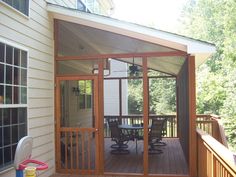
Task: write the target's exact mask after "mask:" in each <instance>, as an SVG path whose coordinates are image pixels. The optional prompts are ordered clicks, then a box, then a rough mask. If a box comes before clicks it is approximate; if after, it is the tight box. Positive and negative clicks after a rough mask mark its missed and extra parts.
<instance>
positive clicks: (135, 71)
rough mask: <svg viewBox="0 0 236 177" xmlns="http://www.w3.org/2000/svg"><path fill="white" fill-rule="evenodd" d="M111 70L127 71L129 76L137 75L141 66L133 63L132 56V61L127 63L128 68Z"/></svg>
mask: <svg viewBox="0 0 236 177" xmlns="http://www.w3.org/2000/svg"><path fill="white" fill-rule="evenodd" d="M113 72H127V73H128V74H129V76H139V75H140V73H141V72H142V67H141V66H139V65H136V64H135V63H134V58H133V62H132V63H131V64H130V65H129V67H128V70H123V71H113Z"/></svg>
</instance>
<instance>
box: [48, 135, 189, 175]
mask: <svg viewBox="0 0 236 177" xmlns="http://www.w3.org/2000/svg"><path fill="white" fill-rule="evenodd" d="M164 141H165V142H166V144H167V145H166V146H164V147H160V148H159V149H161V150H163V153H162V154H155V155H149V170H148V171H149V174H172V175H174V174H178V175H181V174H183V175H184V174H188V166H187V164H186V161H185V158H184V154H183V151H182V148H181V146H180V143H179V140H178V138H166V139H164ZM111 144H112V142H111V139H110V138H105V153H104V154H105V164H104V167H105V169H104V171H105V173H116V174H118V173H123V174H124V173H132V174H134V173H135V174H142V173H143V141H138V144H137V147H138V148H137V153H136V144H135V141H130V142H129V143H128V145H129V148H128V149H129V151H130V153H129V154H127V155H113V154H111V153H110V150H111V148H110V145H111ZM71 176H80V177H82V176H83V175H61V174H55V175H52V176H51V177H71ZM104 176H106V175H104Z"/></svg>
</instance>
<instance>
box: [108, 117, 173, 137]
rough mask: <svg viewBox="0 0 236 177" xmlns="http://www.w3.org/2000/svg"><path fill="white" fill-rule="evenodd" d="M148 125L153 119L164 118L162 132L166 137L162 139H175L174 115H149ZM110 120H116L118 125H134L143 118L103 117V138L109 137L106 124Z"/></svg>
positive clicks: (139, 122) (141, 121)
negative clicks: (165, 121)
mask: <svg viewBox="0 0 236 177" xmlns="http://www.w3.org/2000/svg"><path fill="white" fill-rule="evenodd" d="M149 118H150V119H149V121H150V122H149V124H151V121H152V119H154V118H165V119H166V120H167V123H166V126H165V127H164V131H165V132H166V135H165V136H164V137H168V138H174V137H177V121H176V116H175V115H150V116H149ZM112 120H117V121H118V122H119V123H120V124H127V125H134V124H142V123H143V116H142V115H127V116H111V115H106V116H104V137H106V138H108V137H110V133H111V132H110V129H109V125H108V122H109V121H112Z"/></svg>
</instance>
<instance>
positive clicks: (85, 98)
mask: <svg viewBox="0 0 236 177" xmlns="http://www.w3.org/2000/svg"><path fill="white" fill-rule="evenodd" d="M78 86H79V91H80V92H79V109H91V108H92V81H91V80H84V81H82V80H81V81H78Z"/></svg>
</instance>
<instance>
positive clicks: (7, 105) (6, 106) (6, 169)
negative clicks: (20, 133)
mask: <svg viewBox="0 0 236 177" xmlns="http://www.w3.org/2000/svg"><path fill="white" fill-rule="evenodd" d="M1 2H2V1H1V0H0V3H1ZM0 42H1V43H3V44H5V45H9V46H12V47H14V48H18V49H20V50H24V51H25V52H26V53H27V56H26V60H27V67H26V69H27V83H26V84H27V85H26V88H27V93H26V100H27V103H26V104H2V105H0V108H23V107H24V108H26V121H27V122H26V126H27V128H26V135H29V105H28V103H29V74H28V71H29V49H28V48H26V47H24V46H22V45H19V44H17V43H16V42H14V41H10V40H7V39H5V38H2V37H0ZM13 165H14V164H11V165H9V166H8V167H6V168H4V169H3V170H2V171H0V174H4V173H7V172H9V171H10V170H11V169H12V168H13Z"/></svg>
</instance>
